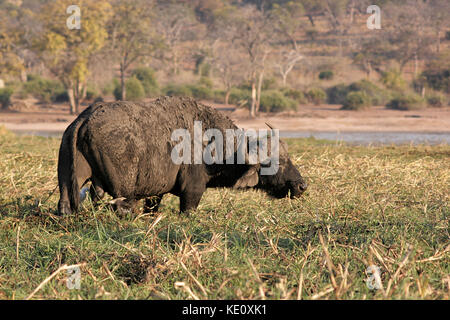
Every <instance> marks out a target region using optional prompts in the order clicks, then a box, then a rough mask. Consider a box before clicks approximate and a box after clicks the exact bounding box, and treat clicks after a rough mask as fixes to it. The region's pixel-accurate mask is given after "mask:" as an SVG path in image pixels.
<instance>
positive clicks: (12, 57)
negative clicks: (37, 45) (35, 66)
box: [0, 2, 35, 81]
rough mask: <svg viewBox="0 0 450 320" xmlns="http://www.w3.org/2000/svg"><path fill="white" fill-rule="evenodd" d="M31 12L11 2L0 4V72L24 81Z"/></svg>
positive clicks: (31, 21) (32, 31) (31, 23)
mask: <svg viewBox="0 0 450 320" xmlns="http://www.w3.org/2000/svg"><path fill="white" fill-rule="evenodd" d="M33 22H35V21H34V19H33V14H32V12H31V11H30V10H28V9H27V8H21V7H19V6H18V5H15V4H13V3H9V2H4V3H1V4H0V72H1V73H3V74H9V75H13V76H20V78H21V80H22V81H26V78H27V77H26V67H27V66H28V62H29V58H30V57H31V51H30V50H29V49H30V47H31V40H32V37H33V36H34V29H35V26H33Z"/></svg>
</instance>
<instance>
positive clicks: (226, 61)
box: [212, 42, 244, 104]
mask: <svg viewBox="0 0 450 320" xmlns="http://www.w3.org/2000/svg"><path fill="white" fill-rule="evenodd" d="M213 54H214V57H213V59H212V62H213V65H214V67H215V69H216V70H217V72H218V74H219V77H220V79H221V81H222V83H223V85H224V86H225V104H228V103H229V98H230V93H231V89H232V88H233V87H234V86H236V85H238V84H239V83H240V82H241V81H242V80H243V78H244V76H243V74H242V68H243V64H242V61H241V59H240V58H239V54H240V52H239V51H238V49H237V48H234V47H233V45H232V43H231V42H225V43H222V44H219V45H217V46H216V48H215V50H214V53H213Z"/></svg>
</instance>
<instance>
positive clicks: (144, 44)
mask: <svg viewBox="0 0 450 320" xmlns="http://www.w3.org/2000/svg"><path fill="white" fill-rule="evenodd" d="M113 8H114V15H113V18H112V19H111V20H110V22H109V24H108V30H109V33H110V35H111V36H110V49H111V52H112V54H113V56H115V57H116V59H117V60H118V61H119V68H120V69H119V71H120V88H121V100H126V86H125V82H126V81H125V78H126V74H127V72H128V70H129V68H130V66H131V65H132V64H133V63H135V62H136V61H138V60H139V59H141V58H143V57H145V56H148V55H149V54H150V53H151V52H152V50H153V43H152V38H153V30H152V24H151V22H152V18H153V14H152V10H153V2H152V1H148V0H136V1H130V0H115V1H114V2H113Z"/></svg>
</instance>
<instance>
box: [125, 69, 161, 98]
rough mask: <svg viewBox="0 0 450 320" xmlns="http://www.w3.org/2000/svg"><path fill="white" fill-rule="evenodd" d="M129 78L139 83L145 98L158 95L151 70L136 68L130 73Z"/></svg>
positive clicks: (157, 88)
mask: <svg viewBox="0 0 450 320" xmlns="http://www.w3.org/2000/svg"><path fill="white" fill-rule="evenodd" d="M131 76H132V77H134V78H136V79H138V80H139V81H140V82H141V84H142V86H143V88H144V92H145V96H146V97H154V96H157V95H158V94H159V86H158V81H157V80H156V76H155V71H153V69H151V68H148V67H141V68H136V69H134V70H133V72H132V73H131Z"/></svg>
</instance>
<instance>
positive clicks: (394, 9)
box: [385, 0, 432, 75]
mask: <svg viewBox="0 0 450 320" xmlns="http://www.w3.org/2000/svg"><path fill="white" fill-rule="evenodd" d="M385 11H386V15H387V16H388V18H389V21H390V24H389V26H388V27H387V28H386V32H387V37H388V38H389V41H390V43H391V50H390V54H391V56H392V58H393V59H394V60H396V61H398V63H399V64H400V71H402V70H403V69H404V67H405V66H406V64H407V63H408V62H410V61H414V74H415V75H417V74H418V68H419V60H420V59H422V58H424V57H425V56H426V55H427V54H429V52H430V45H431V43H432V39H431V38H430V37H429V36H428V33H427V31H426V26H427V20H428V17H427V3H425V2H423V1H422V0H408V1H406V3H404V4H403V5H401V4H397V3H395V4H394V3H393V4H391V5H390V6H389V7H388V9H387V10H385Z"/></svg>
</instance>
